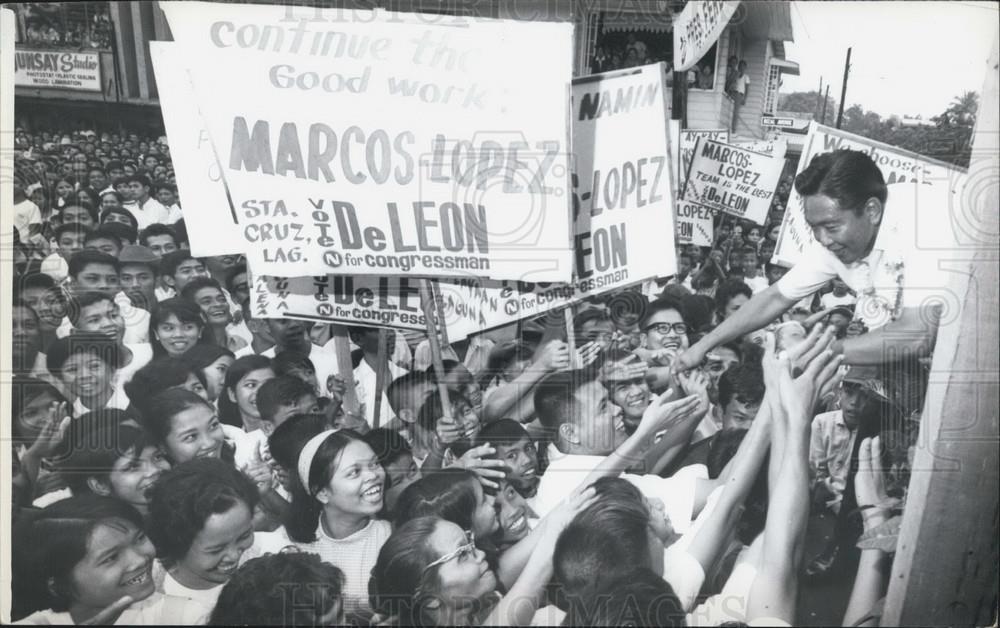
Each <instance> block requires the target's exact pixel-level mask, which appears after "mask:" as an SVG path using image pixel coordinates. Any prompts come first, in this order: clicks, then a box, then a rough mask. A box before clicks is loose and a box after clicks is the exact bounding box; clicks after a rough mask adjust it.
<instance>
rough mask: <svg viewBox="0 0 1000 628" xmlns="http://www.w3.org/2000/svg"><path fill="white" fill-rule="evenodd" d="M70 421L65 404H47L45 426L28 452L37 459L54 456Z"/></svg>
mask: <svg viewBox="0 0 1000 628" xmlns="http://www.w3.org/2000/svg"><path fill="white" fill-rule="evenodd" d="M72 420H73V419H72V417H70V416H69V412H68V406H67V404H66V402H65V401H63V402H55V401H53V402H52V403H51V404H49V416H48V417H47V418H46V419H45V425H43V426H42V431H41V432H39V434H38V437H37V438H36V439H35V442H33V443H31V446H30V447H29V448H28V449H29V451H31V453H32V454H33V455H35V456H37V457H38V458H39V459H42V458H50V457H52V456H53V455H55V453H56V450H57V449H58V448H59V444H60V443H61V442H62V440H63V436H64V435H65V434H66V430H67V429H68V428H69V425H70V423H71V422H72Z"/></svg>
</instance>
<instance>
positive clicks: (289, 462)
mask: <svg viewBox="0 0 1000 628" xmlns="http://www.w3.org/2000/svg"><path fill="white" fill-rule="evenodd" d="M327 427H328V426H327V420H326V417H325V416H323V415H322V414H296V415H295V416H292V417H289V419H288V420H287V421H285V422H284V423H282V424H281V425H279V426H277V427H276V428H274V431H273V432H271V435H270V436H268V438H267V448H268V450H269V451H270V452H271V457H272V458H273V459H274V461H275V462H277V463H278V464H279V465H281V466H282V468H284V469H285V470H286V471H288V472H289V473H290V474H291V475H292V476H293V479H294V480H295V481H296V482H298V481H299V479H298V477H299V472H298V462H299V453H300V452H301V451H302V448H303V447H304V446H305V444H306V443H307V442H309V439H311V438H312V437H313V436H315V435H317V434H319V433H320V432H322V431H323V430H325V429H327Z"/></svg>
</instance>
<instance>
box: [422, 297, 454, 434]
mask: <svg viewBox="0 0 1000 628" xmlns="http://www.w3.org/2000/svg"><path fill="white" fill-rule="evenodd" d="M420 307H421V308H422V309H423V311H424V318H425V319H427V341H428V342H429V343H430V346H431V367H432V368H433V369H434V375H435V376H436V378H437V387H438V394H439V395H441V407H442V408H443V410H444V415H445V416H446V417H448V418H451V399H450V398H449V397H448V387H447V386H446V385H445V382H444V375H445V373H444V362H443V360H442V359H441V341H440V338H439V337H438V327H437V322H436V320H435V318H436V317H435V314H437V308H436V307H435V305H434V292H433V291H432V290H431V285H430V281H428V280H427V279H421V280H420Z"/></svg>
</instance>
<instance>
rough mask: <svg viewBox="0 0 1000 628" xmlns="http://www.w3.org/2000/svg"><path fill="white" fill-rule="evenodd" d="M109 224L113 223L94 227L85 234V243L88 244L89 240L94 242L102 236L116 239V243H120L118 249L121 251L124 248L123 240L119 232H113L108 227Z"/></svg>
mask: <svg viewBox="0 0 1000 628" xmlns="http://www.w3.org/2000/svg"><path fill="white" fill-rule="evenodd" d="M111 224H121V223H111ZM109 226H111V225H101V226H100V227H98V228H96V229H94V230H93V231H91V232H90V233H88V234H87V235H86V236H84V238H83V243H84V244H87V243H88V242H92V241H93V240H100V239H102V238H104V239H107V240H114V243H115V244H117V245H118V250H119V251H120V250H121V248H122V244H121V240H120V239H119V237H118V234H116V233H113V232H112V231H110V230H109V229H108V227H109Z"/></svg>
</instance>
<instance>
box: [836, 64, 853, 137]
mask: <svg viewBox="0 0 1000 628" xmlns="http://www.w3.org/2000/svg"><path fill="white" fill-rule="evenodd" d="M850 73H851V49H850V48H848V49H847V60H846V61H844V86H843V87H841V88H840V111H838V112H837V128H838V129H839V128H840V123H841V122H843V120H844V99H845V98H847V76H848V75H849V74H850Z"/></svg>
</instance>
